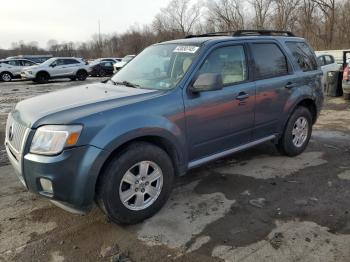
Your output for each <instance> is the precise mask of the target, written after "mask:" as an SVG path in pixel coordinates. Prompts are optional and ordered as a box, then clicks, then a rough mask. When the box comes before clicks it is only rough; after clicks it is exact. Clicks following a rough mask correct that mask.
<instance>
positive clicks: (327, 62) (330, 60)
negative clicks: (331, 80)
mask: <svg viewBox="0 0 350 262" xmlns="http://www.w3.org/2000/svg"><path fill="white" fill-rule="evenodd" d="M317 60H318V63H319V65H320V66H321V70H322V72H323V77H322V84H323V87H326V83H327V74H328V72H331V71H339V70H340V66H339V64H338V63H337V62H336V61H335V59H334V57H333V56H332V55H329V54H320V55H318V56H317Z"/></svg>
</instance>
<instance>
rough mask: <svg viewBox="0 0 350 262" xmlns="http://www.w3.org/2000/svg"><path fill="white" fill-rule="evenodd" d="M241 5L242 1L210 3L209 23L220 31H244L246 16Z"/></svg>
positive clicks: (224, 0) (218, 0) (216, 0)
mask: <svg viewBox="0 0 350 262" xmlns="http://www.w3.org/2000/svg"><path fill="white" fill-rule="evenodd" d="M241 3H242V2H241V1H240V0H214V1H208V4H207V6H208V9H209V14H208V22H209V23H211V24H212V25H213V26H214V27H215V28H216V29H217V30H220V31H234V30H238V29H243V28H244V16H243V7H242V4H241Z"/></svg>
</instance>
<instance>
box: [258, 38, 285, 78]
mask: <svg viewBox="0 0 350 262" xmlns="http://www.w3.org/2000/svg"><path fill="white" fill-rule="evenodd" d="M252 54H253V57H254V61H255V77H256V78H257V79H265V78H273V77H277V76H283V75H287V74H288V64H287V59H286V57H285V55H284V54H283V53H282V51H281V49H280V48H279V47H278V46H277V45H276V44H273V43H271V44H270V43H261V44H252Z"/></svg>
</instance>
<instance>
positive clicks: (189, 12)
mask: <svg viewBox="0 0 350 262" xmlns="http://www.w3.org/2000/svg"><path fill="white" fill-rule="evenodd" d="M190 2H191V1H190V0H172V1H170V3H169V4H168V6H167V7H166V8H162V9H161V12H160V13H159V14H158V15H157V16H156V17H155V21H154V23H153V25H154V27H155V29H156V30H158V31H178V32H180V33H181V34H182V35H187V34H189V33H190V32H191V31H192V30H193V28H194V26H195V25H196V24H197V23H198V22H199V20H200V17H201V6H200V5H199V4H198V3H197V4H192V5H191V3H190Z"/></svg>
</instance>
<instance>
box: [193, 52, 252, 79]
mask: <svg viewBox="0 0 350 262" xmlns="http://www.w3.org/2000/svg"><path fill="white" fill-rule="evenodd" d="M203 73H214V74H220V75H221V77H222V82H223V84H224V85H230V84H234V83H238V82H242V81H245V80H247V77H248V74H247V64H246V57H245V52H244V47H243V46H241V45H237V46H226V47H221V48H218V49H215V50H214V51H213V52H212V53H210V55H209V56H208V58H207V59H206V60H205V61H204V63H203V65H202V66H201V68H200V69H199V74H203Z"/></svg>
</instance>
